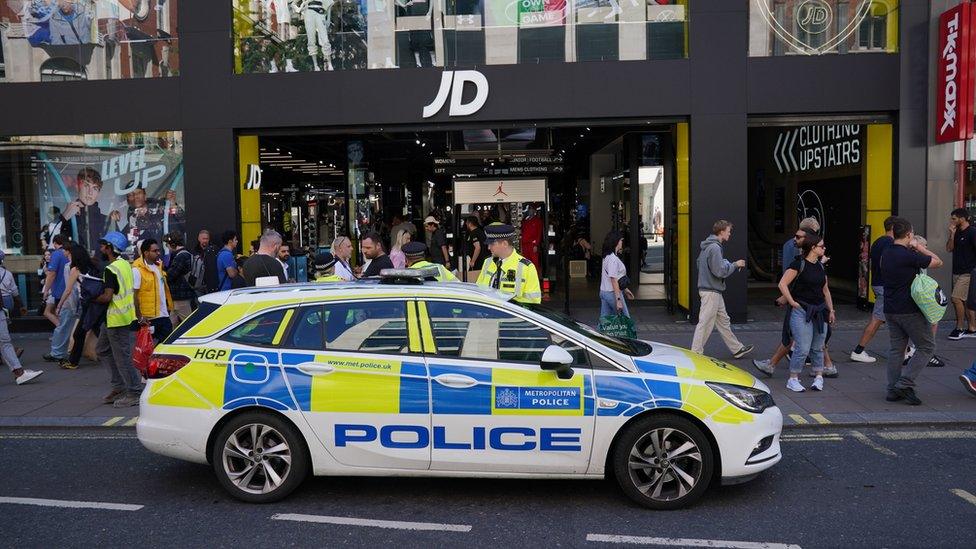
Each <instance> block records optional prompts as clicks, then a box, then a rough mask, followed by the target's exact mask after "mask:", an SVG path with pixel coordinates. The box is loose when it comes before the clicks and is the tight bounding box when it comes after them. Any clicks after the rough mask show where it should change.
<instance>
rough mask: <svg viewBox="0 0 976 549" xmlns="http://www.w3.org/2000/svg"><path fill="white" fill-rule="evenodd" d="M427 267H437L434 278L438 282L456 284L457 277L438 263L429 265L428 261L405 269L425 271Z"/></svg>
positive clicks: (419, 262)
mask: <svg viewBox="0 0 976 549" xmlns="http://www.w3.org/2000/svg"><path fill="white" fill-rule="evenodd" d="M429 267H437V273H438V274H437V276H435V277H434V278H436V279H437V281H438V282H456V281H457V277H456V276H454V273H452V272H451V271H449V270H447V267H445V266H443V265H441V264H440V263H431V262H430V261H418V262H416V263H414V264H413V265H410V266H409V267H407V268H408V269H427V268H429Z"/></svg>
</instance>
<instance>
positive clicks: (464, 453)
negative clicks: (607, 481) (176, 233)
mask: <svg viewBox="0 0 976 549" xmlns="http://www.w3.org/2000/svg"><path fill="white" fill-rule="evenodd" d="M410 281H411V280H410V279H409V277H408V279H406V280H404V279H402V278H401V279H389V280H387V282H390V283H385V284H384V283H375V282H374V283H368V282H357V283H341V284H305V285H283V286H277V287H266V288H249V289H242V290H234V291H228V292H220V293H216V294H210V295H207V296H205V297H203V298H202V299H201V303H200V307H199V309H197V310H196V311H195V312H194V313H193V314H192V315H191V316H190V318H188V319H187V320H186V321H185V322H183V323H182V324H181V325H180V326H179V327H178V328H177V329H176V331H174V332H173V334H172V335H171V336H170V337H169V338H168V339H167V340H166V341H165V342H164V343H163V344H161V345H159V346H158V347H157V348H156V352H155V354H154V356H153V357H152V359H151V361H150V366H149V370H148V372H147V377H148V378H149V381H148V384H147V386H146V389H145V390H144V391H143V393H142V399H141V402H140V413H139V420H138V423H137V430H138V436H139V440H140V441H141V442H142V444H143V445H144V446H145V447H146V448H148V449H149V450H151V451H153V452H156V453H159V454H163V455H166V456H172V457H176V458H180V459H185V460H189V461H193V462H197V463H201V464H208V463H209V464H210V465H212V467H213V470H214V472H215V473H216V475H217V478H218V479H219V481H220V483H221V485H223V486H224V488H226V489H227V491H228V492H230V493H231V494H232V495H233V496H235V497H237V498H239V499H241V500H244V501H248V502H270V501H275V500H279V499H281V498H283V497H285V496H286V495H288V494H289V493H290V492H291V491H292V490H294V489H295V488H296V487H297V486H298V485H299V484H301V482H302V481H303V479H305V478H306V476H308V475H309V474H314V475H349V476H364V475H375V476H380V475H382V476H441V477H497V478H604V477H608V476H609V477H613V478H615V479H616V481H617V482H618V483H619V485H620V487H621V488H622V489H623V491H624V492H625V493H626V494H627V495H628V496H629V497H630V498H632V499H633V500H634V501H636V502H638V503H640V504H642V505H645V506H647V507H650V508H654V509H673V508H678V507H682V506H685V505H688V504H690V503H692V502H694V501H695V500H697V499H698V498H699V497H701V496H702V494H703V493H704V492H705V490H706V489H707V488H708V486H709V485H711V484H714V483H716V482H723V483H737V482H742V481H745V480H748V479H750V478H752V477H754V476H755V475H757V474H758V473H760V472H761V471H763V470H765V469H768V468H770V467H772V466H773V465H774V464H776V463H777V462H778V461H779V460H780V445H779V435H780V431H781V429H782V415H781V413H780V411H779V409H778V408H777V407H776V405H775V404H774V403H773V399H772V397H771V396H770V394H769V390H768V388H767V387H766V386H765V385H763V384H762V383H761V382H760V381H758V380H756V379H755V378H753V377H752V376H751V375H749V374H748V373H746V372H743V371H741V370H739V369H736V368H734V367H732V366H729V365H727V364H725V363H723V362H720V361H718V360H714V359H710V358H707V357H704V356H700V355H696V354H693V353H691V352H690V351H686V350H684V349H679V348H676V347H672V346H668V345H662V344H658V343H647V342H643V341H637V340H626V339H617V338H613V337H608V336H605V335H602V334H600V333H598V332H596V331H594V330H593V329H591V328H589V327H587V326H585V325H582V324H579V323H576V322H575V321H573V320H571V319H570V318H568V317H565V316H563V315H561V314H558V313H555V312H551V311H548V310H546V309H544V308H542V307H539V306H528V307H526V306H522V305H518V304H515V303H513V302H509V301H508V300H507V296H506V295H504V294H501V293H498V292H496V291H494V290H489V289H482V288H479V287H477V286H475V285H471V284H463V283H439V282H435V283H431V282H421V281H420V279H419V278H418V279H416V281H415V282H414V283H405V282H410Z"/></svg>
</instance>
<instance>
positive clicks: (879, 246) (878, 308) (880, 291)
mask: <svg viewBox="0 0 976 549" xmlns="http://www.w3.org/2000/svg"><path fill="white" fill-rule="evenodd" d="M895 219H896V217H894V216H889V217H888V218H886V219H885V220H884V230H885V234H883V235H881V236H879V237H878V238H877V239H876V240H875V241H874V243H872V244H871V252H870V260H871V290H872V291H874V308H873V309H871V320H870V321H869V322H868V325H867V326H865V327H864V332H863V333H862V334H861V340H860V341H858V343H857V346H856V347H854V350H853V351H851V360H853V361H854V362H864V363H867V364H871V363H874V362H876V361H877V360H878V359H876V358H875V357H873V356H871V355H870V354H868V352H867V351H866V350H865V348H866V347H867V346H868V344H869V343H871V340H872V339H874V336H875V334H877V333H878V329H879V328H881V326H882V325H883V324H884V323H885V316H884V281H883V279H882V273H881V254H883V253H884V251H885V250H887V249H888V247H889V246H891V245H892V244H894V243H895V239H894V233H893V232H892V226H893V225H894V221H895Z"/></svg>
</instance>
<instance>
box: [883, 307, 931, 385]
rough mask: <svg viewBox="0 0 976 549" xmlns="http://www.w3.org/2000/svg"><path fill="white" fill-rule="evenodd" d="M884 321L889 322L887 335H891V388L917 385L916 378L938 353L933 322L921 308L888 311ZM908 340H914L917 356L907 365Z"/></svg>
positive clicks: (889, 361)
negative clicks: (909, 311) (897, 312)
mask: <svg viewBox="0 0 976 549" xmlns="http://www.w3.org/2000/svg"><path fill="white" fill-rule="evenodd" d="M885 321H886V322H887V323H888V335H889V337H890V338H891V345H890V346H889V349H888V390H889V391H890V390H892V389H896V388H897V389H904V388H906V387H914V386H915V378H916V377H918V374H920V373H922V370H924V369H925V365H926V364H928V363H929V360H931V359H932V355H934V354H935V335H934V334H933V333H932V325H931V324H929V321H928V320H927V319H926V318H925V316H924V315H923V314H922V313H921V312H918V313H910V314H886V315H885ZM909 340H911V341H912V342H913V343H915V348H916V351H915V356H914V358H912V360H910V361H909V362H908V365H907V366H903V365H902V362H903V361H904V357H905V348H907V347H908V341H909Z"/></svg>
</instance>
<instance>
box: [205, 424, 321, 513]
mask: <svg viewBox="0 0 976 549" xmlns="http://www.w3.org/2000/svg"><path fill="white" fill-rule="evenodd" d="M211 457H212V458H213V459H212V462H213V468H214V472H215V473H216V474H217V479H218V480H219V481H220V484H221V485H222V486H223V487H224V489H226V490H227V491H228V492H230V494H231V495H232V496H234V497H235V498H237V499H240V500H243V501H246V502H249V503H268V502H272V501H278V500H280V499H282V498H284V497H285V496H287V495H288V494H290V493H291V492H292V491H293V490H295V488H297V487H298V485H299V484H301V483H302V481H303V480H305V476H306V475H307V474H308V469H309V467H308V453H307V451H306V447H305V444H304V442H303V441H302V438H301V435H300V434H299V433H298V432H297V431H296V429H295V428H294V427H293V426H292V425H291V424H289V423H288V422H286V421H284V420H282V419H281V418H279V417H277V416H275V415H272V414H268V413H262V412H247V413H244V414H241V415H240V416H237V417H235V418H234V419H232V420H230V421H229V422H227V424H226V425H224V426H223V428H222V429H221V430H220V432H219V433H218V434H217V438H216V439H215V441H214V445H213V450H212V456H211Z"/></svg>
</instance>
